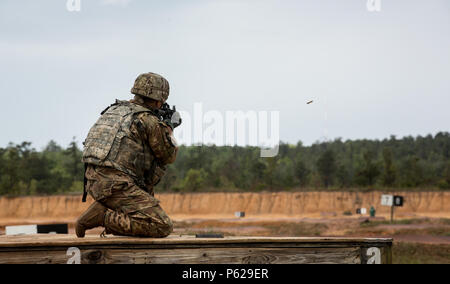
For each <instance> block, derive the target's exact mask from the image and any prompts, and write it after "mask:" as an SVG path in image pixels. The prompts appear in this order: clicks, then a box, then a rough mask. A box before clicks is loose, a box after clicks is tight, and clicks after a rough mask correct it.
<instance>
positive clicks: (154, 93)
mask: <svg viewBox="0 0 450 284" xmlns="http://www.w3.org/2000/svg"><path fill="white" fill-rule="evenodd" d="M131 93H132V94H135V95H140V96H144V97H147V98H151V99H154V100H157V101H160V102H163V103H164V102H165V101H166V100H167V98H168V97H169V82H168V81H167V80H166V79H164V77H162V76H161V75H158V74H155V73H151V72H149V73H144V74H141V75H139V76H138V77H137V79H136V81H135V82H134V86H133V88H132V89H131Z"/></svg>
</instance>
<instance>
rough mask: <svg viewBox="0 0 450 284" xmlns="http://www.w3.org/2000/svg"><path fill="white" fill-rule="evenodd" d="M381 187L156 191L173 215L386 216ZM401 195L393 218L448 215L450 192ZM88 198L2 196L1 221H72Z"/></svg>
mask: <svg viewBox="0 0 450 284" xmlns="http://www.w3.org/2000/svg"><path fill="white" fill-rule="evenodd" d="M381 194H383V193H381V192H369V193H355V192H278V193H184V194H181V193H171V194H159V195H156V197H157V198H158V199H159V200H160V201H161V206H162V207H163V209H164V210H165V211H166V212H167V213H168V214H169V216H171V217H172V218H174V219H187V218H234V213H235V212H236V211H244V212H245V213H246V217H255V218H258V217H261V218H271V217H273V218H302V217H319V218H323V217H339V216H340V217H342V216H343V214H344V212H347V214H348V212H351V213H352V214H353V215H355V211H356V208H367V211H369V208H370V207H371V206H374V207H375V208H376V210H377V211H376V212H377V216H389V214H390V208H389V207H386V206H381V205H380V199H381ZM395 194H397V195H402V196H404V197H405V203H404V206H403V207H397V208H396V209H395V214H396V216H397V217H404V218H408V217H412V216H430V217H448V216H450V192H397V193H395ZM90 202H92V200H88V202H87V203H81V196H78V195H59V196H49V197H38V196H33V197H17V198H7V197H1V198H0V225H3V226H4V225H8V224H17V223H36V222H39V223H40V222H73V221H74V220H75V219H76V218H77V217H78V216H79V215H80V214H81V213H82V212H83V211H84V210H85V209H86V208H87V207H88V205H89V204H90Z"/></svg>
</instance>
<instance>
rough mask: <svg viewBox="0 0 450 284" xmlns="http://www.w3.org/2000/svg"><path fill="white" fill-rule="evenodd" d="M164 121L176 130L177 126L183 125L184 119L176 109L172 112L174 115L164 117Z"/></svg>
mask: <svg viewBox="0 0 450 284" xmlns="http://www.w3.org/2000/svg"><path fill="white" fill-rule="evenodd" d="M163 121H164V123H165V124H167V125H168V126H169V127H170V128H172V130H174V129H175V128H177V127H178V126H180V125H181V122H182V119H181V115H180V113H179V112H178V111H176V112H174V113H173V114H172V117H171V118H170V119H164V120H163Z"/></svg>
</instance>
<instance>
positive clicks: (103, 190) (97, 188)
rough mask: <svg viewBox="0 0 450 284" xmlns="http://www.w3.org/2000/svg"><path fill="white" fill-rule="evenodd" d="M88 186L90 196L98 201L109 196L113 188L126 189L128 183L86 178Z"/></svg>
mask: <svg viewBox="0 0 450 284" xmlns="http://www.w3.org/2000/svg"><path fill="white" fill-rule="evenodd" d="M88 188H89V191H90V193H91V194H92V197H93V198H94V199H95V200H96V201H99V200H102V199H104V198H107V197H109V196H111V195H112V191H113V190H114V191H116V190H126V189H127V188H128V183H127V182H118V181H112V180H88Z"/></svg>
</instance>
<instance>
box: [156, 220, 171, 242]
mask: <svg viewBox="0 0 450 284" xmlns="http://www.w3.org/2000/svg"><path fill="white" fill-rule="evenodd" d="M158 231H159V233H160V238H165V237H167V236H168V235H170V234H171V233H172V232H173V224H172V221H170V220H169V222H164V223H163V224H162V225H160V226H159V230H158Z"/></svg>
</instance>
